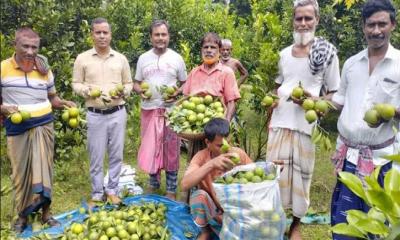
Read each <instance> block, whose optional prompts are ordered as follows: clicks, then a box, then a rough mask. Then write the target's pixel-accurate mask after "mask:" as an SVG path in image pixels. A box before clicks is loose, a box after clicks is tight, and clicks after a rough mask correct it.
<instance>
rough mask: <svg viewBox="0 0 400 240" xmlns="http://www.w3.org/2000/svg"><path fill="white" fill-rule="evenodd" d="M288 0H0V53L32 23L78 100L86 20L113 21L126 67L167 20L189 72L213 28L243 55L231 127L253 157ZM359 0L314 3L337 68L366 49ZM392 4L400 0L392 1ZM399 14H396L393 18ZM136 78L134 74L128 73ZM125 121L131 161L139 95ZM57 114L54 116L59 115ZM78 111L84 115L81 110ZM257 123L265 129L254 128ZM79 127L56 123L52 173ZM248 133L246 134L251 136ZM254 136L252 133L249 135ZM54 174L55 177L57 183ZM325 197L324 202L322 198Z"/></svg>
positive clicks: (78, 148) (59, 173) (79, 142)
mask: <svg viewBox="0 0 400 240" xmlns="http://www.w3.org/2000/svg"><path fill="white" fill-rule="evenodd" d="M292 2H293V1H292V0H269V1H263V0H232V1H231V3H230V4H229V5H225V4H224V1H211V0H185V1H182V0H158V1H153V0H71V1H58V0H4V1H1V18H0V20H1V26H0V40H1V52H0V58H1V60H4V59H6V58H8V57H10V56H11V55H12V53H13V48H12V40H13V37H14V32H15V30H16V29H17V28H19V27H20V26H23V25H28V26H31V27H33V28H34V30H36V31H37V32H38V33H39V35H40V36H41V46H42V48H41V51H40V52H41V54H43V55H45V56H47V57H48V59H49V62H50V64H51V66H52V70H53V72H54V73H55V76H56V88H57V90H58V92H59V94H60V95H61V96H62V97H64V98H68V99H72V100H74V101H77V102H79V103H80V104H81V105H82V106H83V101H82V99H80V98H78V97H77V96H75V95H74V94H73V93H72V89H71V76H72V66H73V63H74V59H75V57H76V56H77V55H78V54H79V53H81V52H83V51H85V50H87V49H89V48H91V39H90V21H91V20H92V19H93V18H95V17H99V16H102V17H105V18H107V19H108V20H109V22H110V23H111V25H112V31H113V41H112V46H113V48H115V49H116V50H117V51H120V52H122V53H123V54H125V55H126V56H127V57H128V60H129V62H130V64H131V69H132V72H134V69H135V67H136V61H137V59H138V57H139V55H140V54H142V53H144V52H145V51H147V50H148V49H149V48H150V46H151V45H150V41H149V34H148V28H149V25H150V23H151V21H152V20H153V19H166V20H167V21H168V22H169V24H170V35H171V40H170V48H172V49H174V50H176V51H178V52H179V53H180V54H181V55H182V56H183V57H184V59H185V62H186V64H187V68H188V71H190V70H191V69H192V68H193V67H194V66H196V65H197V64H199V63H200V55H199V53H200V45H199V43H200V39H201V37H202V36H203V34H204V33H206V32H208V31H214V32H217V33H219V34H220V36H222V37H224V38H229V39H231V40H232V42H233V47H234V49H233V56H234V57H235V58H238V59H240V60H241V62H242V63H243V64H244V65H245V67H246V68H247V69H248V70H249V72H250V77H249V79H248V81H247V82H246V83H247V84H246V85H245V86H244V87H243V88H242V89H241V92H242V96H243V98H242V100H241V101H240V102H239V110H238V112H239V115H240V114H242V115H249V114H250V116H252V118H251V119H248V118H242V121H241V124H240V127H239V128H237V132H236V134H237V139H238V143H239V144H240V145H241V146H242V147H243V148H245V150H246V151H247V152H248V153H250V155H251V156H252V157H253V158H254V159H259V158H263V156H264V154H265V148H264V146H265V142H266V139H267V136H266V135H267V134H266V132H265V129H264V130H262V129H261V128H265V124H264V123H265V112H264V110H263V109H262V108H261V105H260V100H261V99H262V97H263V96H264V93H266V92H268V91H269V90H270V89H271V88H272V87H273V80H274V78H275V77H276V74H277V61H278V60H279V55H278V54H279V50H281V49H283V48H284V47H286V46H288V45H290V44H291V42H292V37H291V35H292V23H291V22H292V19H291V17H292V14H293V13H292ZM362 3H363V1H362V0H359V1H356V3H354V5H353V6H352V7H351V8H347V7H346V5H345V4H343V3H342V4H336V5H333V1H332V0H320V1H319V4H320V8H321V16H322V17H321V20H320V24H319V27H318V30H317V34H318V35H322V36H325V37H326V38H327V39H328V40H330V41H331V42H332V43H333V44H334V45H335V46H337V48H338V50H339V59H340V63H341V65H342V64H343V63H344V61H345V59H347V58H348V57H349V56H351V55H353V54H355V53H357V52H358V51H360V50H361V49H363V48H364V47H365V41H364V39H363V36H362V31H361V21H360V12H361V11H360V9H361V6H362ZM394 3H395V5H396V9H399V7H400V0H394ZM399 20H400V15H399V13H397V22H399ZM392 44H393V45H394V46H395V47H396V48H400V28H398V27H397V28H396V30H395V31H394V33H393V35H392ZM133 75H134V74H133ZM128 103H129V109H130V111H129V119H128V128H127V139H126V147H125V155H126V158H127V159H128V160H129V161H130V160H131V159H132V158H133V159H135V156H136V151H137V146H138V144H139V138H138V136H139V107H138V106H139V105H138V104H139V98H138V97H137V96H132V97H131V98H129V100H128ZM57 114H58V113H57ZM82 114H84V113H82ZM324 124H325V126H326V128H327V129H329V130H330V131H331V132H335V131H336V116H335V114H332V115H330V117H329V118H327V119H326V120H325V123H324ZM260 126H263V127H260ZM85 136H86V134H85V128H84V126H82V127H81V128H79V129H78V130H74V131H71V130H70V129H67V128H65V127H64V126H63V125H62V124H61V123H60V121H56V177H57V179H58V180H59V181H68V179H67V178H68V177H67V176H64V175H63V173H65V172H67V170H68V168H70V167H71V164H72V162H73V160H75V161H76V159H80V158H81V159H83V158H84V157H85V154H84V153H85ZM250 136H252V137H250ZM254 136H256V137H254ZM4 139H5V137H4V129H2V131H1V140H2V141H1V156H0V163H1V175H2V176H6V175H10V166H9V162H8V161H7V158H6V154H5V153H6V151H5V149H6V146H5V141H4ZM57 179H56V181H57ZM328 201H329V200H328Z"/></svg>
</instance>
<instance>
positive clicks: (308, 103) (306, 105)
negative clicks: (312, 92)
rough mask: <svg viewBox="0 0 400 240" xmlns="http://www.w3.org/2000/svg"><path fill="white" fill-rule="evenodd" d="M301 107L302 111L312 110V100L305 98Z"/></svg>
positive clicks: (313, 104)
mask: <svg viewBox="0 0 400 240" xmlns="http://www.w3.org/2000/svg"><path fill="white" fill-rule="evenodd" d="M301 106H302V107H303V109H304V110H306V111H308V110H312V109H314V106H315V103H314V100H312V99H311V98H307V99H306V100H304V102H303V104H302V105H301Z"/></svg>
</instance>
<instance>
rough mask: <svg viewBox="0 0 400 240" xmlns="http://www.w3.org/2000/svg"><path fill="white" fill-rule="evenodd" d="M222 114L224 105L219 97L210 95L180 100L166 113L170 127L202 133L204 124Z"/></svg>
mask: <svg viewBox="0 0 400 240" xmlns="http://www.w3.org/2000/svg"><path fill="white" fill-rule="evenodd" d="M210 101H211V102H210ZM224 116H225V109H224V105H223V104H222V103H221V102H220V99H219V98H213V97H212V96H211V95H206V96H205V97H201V96H192V97H189V98H186V99H184V100H180V101H178V102H177V103H176V104H175V105H174V106H173V107H172V108H171V109H170V111H168V113H167V119H168V124H169V126H170V127H171V129H172V130H173V131H175V132H177V133H185V134H197V133H202V132H203V128H204V125H205V124H206V123H207V122H209V121H210V120H211V119H212V118H217V117H222V118H223V117H224Z"/></svg>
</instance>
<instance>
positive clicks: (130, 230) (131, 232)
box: [126, 222, 137, 234]
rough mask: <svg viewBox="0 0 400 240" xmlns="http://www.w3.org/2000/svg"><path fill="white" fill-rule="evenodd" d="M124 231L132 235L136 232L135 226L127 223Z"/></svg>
mask: <svg viewBox="0 0 400 240" xmlns="http://www.w3.org/2000/svg"><path fill="white" fill-rule="evenodd" d="M126 229H127V230H128V232H129V233H130V234H134V233H136V231H137V224H135V223H134V222H130V223H128V225H127V226H126Z"/></svg>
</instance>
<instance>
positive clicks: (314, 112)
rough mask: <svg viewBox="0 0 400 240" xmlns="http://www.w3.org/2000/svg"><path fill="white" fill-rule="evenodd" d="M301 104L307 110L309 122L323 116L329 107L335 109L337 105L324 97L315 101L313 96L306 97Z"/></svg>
mask: <svg viewBox="0 0 400 240" xmlns="http://www.w3.org/2000/svg"><path fill="white" fill-rule="evenodd" d="M301 106H302V108H303V109H304V110H305V111H306V114H305V118H306V120H307V122H308V123H313V122H315V121H317V120H318V119H319V118H320V117H321V116H324V115H325V114H327V113H328V112H329V109H331V108H332V109H335V106H333V105H332V103H330V102H329V101H326V100H322V99H321V100H317V101H314V100H313V99H311V98H306V99H305V100H304V101H303V104H302V105H301Z"/></svg>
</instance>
